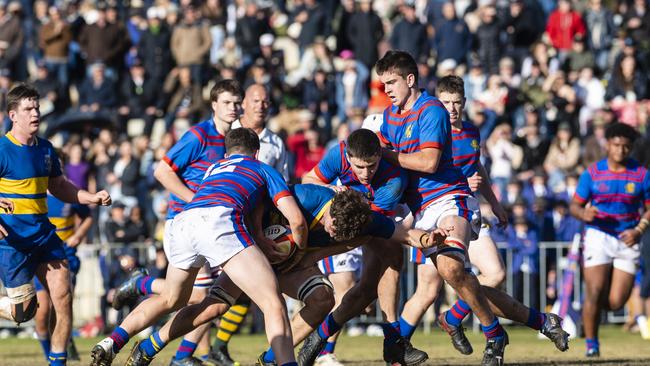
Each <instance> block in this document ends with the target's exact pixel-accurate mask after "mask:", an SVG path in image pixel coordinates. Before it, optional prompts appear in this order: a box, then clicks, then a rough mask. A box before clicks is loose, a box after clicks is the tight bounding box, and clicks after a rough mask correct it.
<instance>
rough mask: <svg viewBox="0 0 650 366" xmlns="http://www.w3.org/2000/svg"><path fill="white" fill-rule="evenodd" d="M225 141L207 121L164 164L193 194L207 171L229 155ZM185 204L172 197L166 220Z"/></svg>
mask: <svg viewBox="0 0 650 366" xmlns="http://www.w3.org/2000/svg"><path fill="white" fill-rule="evenodd" d="M224 139H225V137H224V136H223V135H222V134H220V133H219V131H217V128H216V127H215V125H214V122H213V121H212V119H208V120H206V121H203V122H201V123H199V124H197V125H196V126H193V127H192V128H190V129H189V131H187V132H186V133H185V134H184V135H183V137H181V139H180V140H179V141H178V142H177V143H176V144H175V145H174V146H172V148H171V149H169V151H168V152H167V154H165V157H164V158H163V160H164V161H165V162H166V163H167V164H168V165H169V166H170V167H171V168H172V169H173V170H174V171H175V172H176V174H178V176H179V177H180V178H181V180H182V181H183V183H184V184H185V185H186V186H187V187H188V188H189V189H190V190H191V191H192V192H196V190H197V189H198V188H199V185H200V184H201V180H202V179H203V176H204V175H205V171H206V170H207V169H208V167H209V166H210V165H212V164H214V163H215V162H217V161H219V160H221V159H223V157H224V154H225V153H226V147H225V143H224ZM185 204H186V202H185V201H183V200H182V199H181V198H180V197H177V196H176V195H174V194H170V195H169V208H168V209H167V219H173V218H174V217H175V216H176V215H178V214H179V213H180V212H181V211H182V210H183V207H184V206H185Z"/></svg>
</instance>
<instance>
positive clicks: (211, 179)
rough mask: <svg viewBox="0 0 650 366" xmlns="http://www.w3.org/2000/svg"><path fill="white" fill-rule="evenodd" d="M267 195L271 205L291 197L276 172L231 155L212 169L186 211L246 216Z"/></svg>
mask: <svg viewBox="0 0 650 366" xmlns="http://www.w3.org/2000/svg"><path fill="white" fill-rule="evenodd" d="M267 193H268V195H269V197H270V198H271V200H272V201H273V203H274V204H276V205H277V202H278V200H279V199H280V198H282V197H287V196H291V193H290V192H289V188H288V187H287V184H286V183H285V182H284V178H282V176H281V175H280V173H278V172H277V171H276V170H275V169H273V168H272V167H270V166H269V165H266V164H264V163H262V162H261V161H259V160H255V159H253V158H251V157H249V156H245V155H232V156H230V157H229V158H227V159H223V160H221V161H219V162H217V163H216V164H213V165H211V166H210V167H209V168H208V170H207V171H206V172H205V177H204V179H203V182H202V183H201V185H200V186H199V189H198V190H197V191H196V193H195V194H194V198H193V199H192V202H190V203H188V204H187V205H186V206H185V208H184V209H185V210H191V209H193V208H199V207H214V206H225V207H230V208H232V209H233V210H236V211H237V212H240V213H243V214H246V213H248V212H250V211H251V209H252V208H253V207H255V205H257V204H260V203H262V199H263V198H264V197H265V196H266V194H267Z"/></svg>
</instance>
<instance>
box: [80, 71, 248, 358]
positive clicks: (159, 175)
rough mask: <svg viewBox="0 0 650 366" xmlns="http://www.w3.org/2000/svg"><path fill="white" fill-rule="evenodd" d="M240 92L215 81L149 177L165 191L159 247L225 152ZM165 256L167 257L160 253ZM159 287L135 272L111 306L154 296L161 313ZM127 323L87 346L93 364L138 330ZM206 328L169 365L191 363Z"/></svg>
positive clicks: (198, 286) (205, 276)
mask: <svg viewBox="0 0 650 366" xmlns="http://www.w3.org/2000/svg"><path fill="white" fill-rule="evenodd" d="M241 94H242V91H241V88H240V86H239V83H237V82H236V81H234V80H222V81H219V82H218V83H216V84H215V86H214V87H213V88H212V90H211V91H210V100H211V107H212V112H213V116H212V117H211V118H209V119H207V120H205V121H203V122H200V123H198V124H196V125H195V126H193V127H191V128H190V129H189V131H187V132H186V133H185V134H184V135H183V136H182V137H181V139H180V140H179V141H178V142H177V143H176V144H174V146H172V148H171V149H169V151H168V152H167V153H166V154H165V157H164V158H163V159H162V161H161V162H160V163H159V164H158V165H157V167H156V170H155V171H154V176H155V177H156V179H158V181H159V182H160V183H161V184H162V185H163V186H164V187H165V189H167V190H168V191H169V192H170V197H169V207H168V210H167V220H166V221H165V231H164V232H165V237H164V238H163V243H164V242H167V241H168V238H167V234H168V233H169V230H168V228H169V226H170V225H171V222H172V221H173V219H174V218H175V217H176V215H177V214H178V213H180V212H181V211H182V210H183V207H184V206H185V204H186V203H187V202H190V201H191V200H192V197H193V196H194V193H195V192H196V190H197V189H198V187H199V185H200V184H201V181H202V179H203V176H204V175H205V172H206V170H207V168H208V167H209V166H210V165H211V164H213V163H215V162H216V161H218V160H220V159H223V157H224V154H225V151H226V150H225V145H224V139H225V137H224V136H225V135H226V133H228V131H230V127H231V125H232V123H233V122H235V121H236V120H237V118H238V117H239V110H240V106H241ZM165 253H166V254H167V252H166V251H165ZM213 272H214V273H215V274H216V271H213V270H212V269H210V268H209V266H208V265H207V263H206V265H205V266H204V267H203V268H202V269H201V270H200V271H199V274H198V275H197V278H196V280H195V282H194V290H193V296H192V298H191V300H190V301H191V302H193V303H194V302H198V301H201V299H203V297H205V295H206V294H207V290H208V288H209V287H210V285H211V284H212V282H213V280H214V277H215V276H213V275H212V273H213ZM165 283H166V280H165V279H156V278H153V277H150V276H146V275H144V274H138V275H136V276H134V277H132V278H131V279H130V280H128V281H127V282H125V283H124V284H122V285H121V286H120V287H119V288H118V289H117V291H116V293H115V297H114V300H113V307H114V308H116V309H119V308H121V307H122V306H123V305H124V304H125V303H126V302H128V301H129V300H130V299H132V298H133V297H137V296H138V295H155V294H160V296H161V298H160V299H159V300H160V302H161V303H160V308H161V311H162V312H168V311H170V309H171V308H170V307H171V306H172V303H173V302H172V301H164V299H168V298H169V297H170V296H172V295H171V294H169V292H168V291H167V292H166V289H167V288H168V287H167V286H165ZM127 319H128V322H127ZM127 319H125V320H124V322H123V324H121V326H119V327H117V328H116V329H115V330H114V331H113V333H112V334H111V335H110V336H109V337H107V338H105V339H103V340H102V341H101V342H99V343H98V344H97V345H96V346H95V347H94V348H93V351H92V357H93V360H94V361H93V362H95V363H99V362H107V363H109V364H110V361H111V360H112V359H113V358H114V357H115V354H116V353H117V352H119V351H120V350H121V349H122V347H123V346H124V345H125V344H126V343H128V340H129V337H130V336H131V335H133V334H134V333H131V332H128V331H127V329H128V328H129V327H131V328H138V329H139V328H140V327H141V323H134V322H135V321H137V320H135V319H133V318H128V317H127ZM206 330H207V326H205V327H202V328H197V329H195V330H194V331H193V332H192V333H190V334H188V335H187V336H186V337H185V339H184V344H183V350H182V351H181V352H179V353H177V355H176V356H174V361H173V362H178V363H181V362H182V360H183V359H191V358H192V352H187V349H188V348H192V351H193V350H194V349H195V348H196V346H197V344H198V342H199V340H200V339H201V337H202V335H203V334H204V333H205V331H206Z"/></svg>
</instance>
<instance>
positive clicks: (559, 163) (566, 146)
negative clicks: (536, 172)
mask: <svg viewBox="0 0 650 366" xmlns="http://www.w3.org/2000/svg"><path fill="white" fill-rule="evenodd" d="M579 159H580V140H579V139H578V138H577V137H575V136H573V133H572V132H571V126H570V125H569V124H568V123H566V122H565V123H561V124H560V126H559V127H558V131H557V135H556V136H555V138H553V141H551V145H550V147H549V149H548V154H546V159H544V170H545V171H546V173H547V174H548V177H549V185H550V186H551V188H554V187H557V186H559V185H560V184H561V182H562V181H564V177H565V176H566V175H567V174H569V173H571V172H574V171H575V170H576V168H577V166H578V160H579Z"/></svg>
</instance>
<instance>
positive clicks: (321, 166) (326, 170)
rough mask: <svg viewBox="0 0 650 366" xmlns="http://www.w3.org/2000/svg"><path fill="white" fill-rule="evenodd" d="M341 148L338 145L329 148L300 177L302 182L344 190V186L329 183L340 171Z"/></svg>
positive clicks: (337, 190)
mask: <svg viewBox="0 0 650 366" xmlns="http://www.w3.org/2000/svg"><path fill="white" fill-rule="evenodd" d="M341 149H342V148H341V146H340V145H339V146H335V147H333V148H331V149H329V150H328V151H327V153H326V154H325V156H323V158H322V159H321V161H320V162H318V164H317V165H316V166H315V167H313V168H312V169H311V170H310V171H309V172H308V173H307V174H305V175H304V176H303V177H302V183H303V184H317V185H319V186H325V187H327V188H330V189H332V190H334V191H336V192H339V191H344V190H346V189H347V188H348V187H346V186H337V185H334V184H331V183H332V182H333V181H334V180H335V179H336V177H337V176H338V175H339V174H340V173H341V164H340V161H341V159H342V156H341V155H342V151H341Z"/></svg>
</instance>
